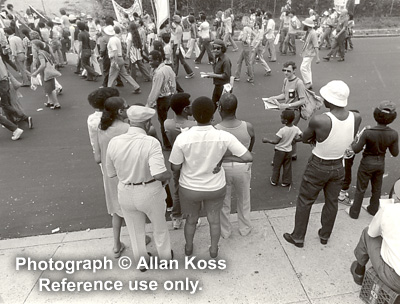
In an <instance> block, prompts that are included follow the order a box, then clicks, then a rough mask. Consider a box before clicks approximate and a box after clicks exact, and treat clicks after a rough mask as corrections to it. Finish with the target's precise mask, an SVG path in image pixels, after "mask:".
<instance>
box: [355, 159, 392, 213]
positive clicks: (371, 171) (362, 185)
mask: <svg viewBox="0 0 400 304" xmlns="http://www.w3.org/2000/svg"><path fill="white" fill-rule="evenodd" d="M384 172H385V156H364V157H363V158H362V159H361V162H360V166H359V167H358V172H357V187H356V194H355V195H354V203H353V205H352V206H351V208H350V216H351V217H352V218H358V216H359V214H360V210H361V205H362V202H363V199H364V193H365V191H366V190H367V187H368V182H369V181H371V192H372V195H371V199H370V200H369V206H368V211H369V213H371V214H375V213H377V212H378V209H379V199H380V197H381V189H382V179H383V173H384Z"/></svg>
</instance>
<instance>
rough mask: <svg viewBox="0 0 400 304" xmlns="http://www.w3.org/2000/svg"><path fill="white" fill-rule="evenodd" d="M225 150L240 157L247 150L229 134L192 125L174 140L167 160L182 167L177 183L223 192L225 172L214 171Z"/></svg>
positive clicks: (198, 189) (197, 189) (187, 187)
mask: <svg viewBox="0 0 400 304" xmlns="http://www.w3.org/2000/svg"><path fill="white" fill-rule="evenodd" d="M226 150H229V151H231V153H232V154H233V155H235V156H238V157H240V156H243V155H244V154H245V153H246V152H247V149H246V147H245V146H243V145H242V144H241V143H240V141H239V140H238V139H237V138H236V137H235V136H233V135H232V134H230V133H228V132H226V131H222V130H217V129H215V128H214V127H213V126H194V127H192V128H190V129H189V130H188V131H186V132H183V133H181V134H180V135H178V137H177V138H176V140H175V143H174V146H173V148H172V152H171V155H170V157H169V161H170V162H171V163H172V164H175V165H180V164H182V169H181V174H180V178H179V184H180V185H181V186H182V187H184V188H186V189H189V190H195V191H216V190H219V189H222V188H223V187H224V186H225V184H226V182H225V172H224V170H223V168H221V171H219V172H218V173H216V174H214V173H213V170H214V168H215V167H216V165H217V164H218V163H219V162H220V160H221V159H222V157H223V156H224V154H225V152H226Z"/></svg>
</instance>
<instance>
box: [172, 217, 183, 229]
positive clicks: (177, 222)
mask: <svg viewBox="0 0 400 304" xmlns="http://www.w3.org/2000/svg"><path fill="white" fill-rule="evenodd" d="M173 221H174V223H173V227H174V229H175V230H178V229H181V227H182V223H183V220H182V219H180V218H176V219H174V220H173Z"/></svg>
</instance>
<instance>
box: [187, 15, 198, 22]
mask: <svg viewBox="0 0 400 304" xmlns="http://www.w3.org/2000/svg"><path fill="white" fill-rule="evenodd" d="M188 20H189V22H190V23H195V22H196V19H195V18H194V16H192V15H190V16H189V17H188Z"/></svg>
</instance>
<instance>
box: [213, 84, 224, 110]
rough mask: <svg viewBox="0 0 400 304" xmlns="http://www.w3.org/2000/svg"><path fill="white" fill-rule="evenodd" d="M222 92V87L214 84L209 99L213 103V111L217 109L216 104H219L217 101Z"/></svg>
mask: <svg viewBox="0 0 400 304" xmlns="http://www.w3.org/2000/svg"><path fill="white" fill-rule="evenodd" d="M223 91H224V85H222V84H216V85H215V86H214V91H213V94H212V97H211V99H212V101H213V103H214V105H215V109H217V107H218V102H219V99H220V98H221V96H222V92H223Z"/></svg>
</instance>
